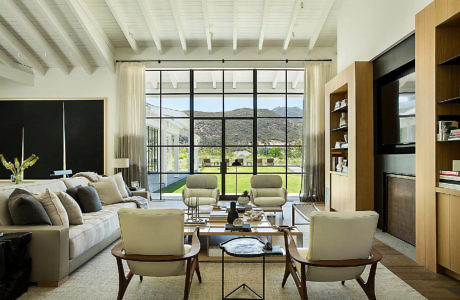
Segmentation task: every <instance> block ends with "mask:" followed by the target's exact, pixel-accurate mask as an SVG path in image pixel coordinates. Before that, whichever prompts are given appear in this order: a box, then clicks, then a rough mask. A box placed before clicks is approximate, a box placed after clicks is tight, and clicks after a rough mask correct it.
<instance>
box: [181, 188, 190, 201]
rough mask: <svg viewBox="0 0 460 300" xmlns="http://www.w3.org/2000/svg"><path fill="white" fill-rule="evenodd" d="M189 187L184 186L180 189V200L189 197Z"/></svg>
mask: <svg viewBox="0 0 460 300" xmlns="http://www.w3.org/2000/svg"><path fill="white" fill-rule="evenodd" d="M190 192H191V191H190V189H189V188H188V187H185V188H184V189H183V190H182V200H183V201H185V198H189V197H190Z"/></svg>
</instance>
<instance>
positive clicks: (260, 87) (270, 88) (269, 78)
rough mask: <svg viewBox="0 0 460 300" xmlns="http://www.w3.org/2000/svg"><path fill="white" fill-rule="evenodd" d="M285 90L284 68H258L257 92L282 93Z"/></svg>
mask: <svg viewBox="0 0 460 300" xmlns="http://www.w3.org/2000/svg"><path fill="white" fill-rule="evenodd" d="M285 91H286V72H285V71H284V70H258V71H257V92H258V93H284V92H285Z"/></svg>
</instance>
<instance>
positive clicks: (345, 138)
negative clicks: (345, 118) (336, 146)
mask: <svg viewBox="0 0 460 300" xmlns="http://www.w3.org/2000/svg"><path fill="white" fill-rule="evenodd" d="M343 139H344V140H345V143H347V144H348V134H344V135H343Z"/></svg>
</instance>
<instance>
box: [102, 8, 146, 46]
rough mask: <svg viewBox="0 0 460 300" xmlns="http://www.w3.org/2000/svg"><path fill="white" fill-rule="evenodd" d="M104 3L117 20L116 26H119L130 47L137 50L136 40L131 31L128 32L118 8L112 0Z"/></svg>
mask: <svg viewBox="0 0 460 300" xmlns="http://www.w3.org/2000/svg"><path fill="white" fill-rule="evenodd" d="M105 4H106V5H107V7H108V8H109V9H110V12H111V13H112V16H113V17H114V19H115V21H117V24H118V27H120V29H121V31H122V32H123V34H124V35H125V38H126V40H127V41H128V43H129V45H130V46H131V49H133V51H134V52H138V51H139V47H138V46H137V42H136V40H135V39H134V38H133V35H132V34H131V32H129V30H128V27H127V25H126V22H125V19H124V18H123V17H122V14H121V12H120V10H119V9H117V8H116V7H115V5H114V3H113V0H105Z"/></svg>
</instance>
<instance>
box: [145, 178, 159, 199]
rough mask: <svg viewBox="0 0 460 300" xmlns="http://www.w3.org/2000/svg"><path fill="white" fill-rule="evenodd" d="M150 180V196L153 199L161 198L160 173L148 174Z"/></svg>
mask: <svg viewBox="0 0 460 300" xmlns="http://www.w3.org/2000/svg"><path fill="white" fill-rule="evenodd" d="M147 180H148V181H149V191H150V197H151V198H152V199H153V200H160V174H158V173H156V174H147Z"/></svg>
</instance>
